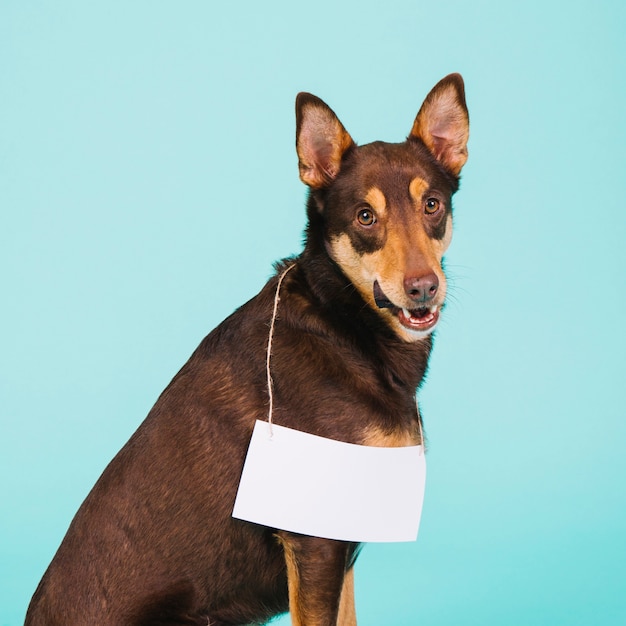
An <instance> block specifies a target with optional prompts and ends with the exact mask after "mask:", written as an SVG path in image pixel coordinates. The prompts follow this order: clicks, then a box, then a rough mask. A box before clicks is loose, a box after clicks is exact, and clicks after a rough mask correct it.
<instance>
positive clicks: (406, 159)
mask: <svg viewBox="0 0 626 626" xmlns="http://www.w3.org/2000/svg"><path fill="white" fill-rule="evenodd" d="M296 125H297V130H296V136H297V138H296V148H297V152H298V158H299V168H300V178H301V179H302V181H303V182H304V183H306V184H307V185H308V186H309V187H310V189H311V198H312V202H313V203H314V207H315V211H317V213H318V214H319V216H320V218H321V220H322V221H323V230H324V240H325V245H326V249H327V251H328V253H329V255H330V256H331V258H332V259H333V260H334V261H335V262H336V263H337V264H338V265H339V267H340V268H341V269H342V271H343V272H344V273H345V275H346V276H347V277H348V278H349V279H350V280H351V281H352V283H353V284H354V285H355V287H356V288H357V289H358V290H359V292H360V293H361V295H362V297H363V298H364V299H365V301H366V302H367V303H368V304H369V305H370V306H371V307H372V308H374V309H375V310H376V311H378V312H379V313H380V315H381V316H382V317H383V318H384V319H385V320H386V321H387V323H388V324H389V325H390V326H391V328H392V329H393V330H394V331H395V332H396V334H397V335H399V336H400V337H401V338H403V339H404V340H406V341H416V340H418V339H421V338H423V337H426V336H427V335H428V334H429V333H431V332H432V331H433V329H434V328H435V326H436V325H437V322H438V320H439V313H440V311H441V307H442V306H443V303H444V300H445V295H446V278H445V275H444V272H443V269H442V266H441V261H442V258H443V255H444V253H445V251H446V249H447V248H448V245H449V244H450V239H451V236H452V207H451V198H452V195H453V193H454V192H455V191H456V190H457V188H458V180H459V179H458V177H459V173H460V171H461V168H462V167H463V165H464V164H465V161H466V160H467V140H468V136H469V119H468V114H467V107H466V105H465V95H464V88H463V79H462V78H461V76H460V75H458V74H451V75H450V76H447V77H446V78H444V79H443V80H442V81H440V82H439V83H438V84H437V85H436V86H435V87H434V88H433V90H432V91H431V92H430V93H429V94H428V96H427V97H426V100H425V101H424V103H423V105H422V107H421V109H420V111H419V113H418V114H417V117H416V118H415V121H414V123H413V127H412V129H411V133H410V134H409V137H408V138H407V140H406V141H405V142H404V143H399V144H390V143H383V142H374V143H371V144H367V145H364V146H356V144H355V143H354V142H353V140H352V138H351V137H350V135H349V134H348V133H347V131H346V130H345V128H344V127H343V125H342V124H341V122H340V121H339V119H338V118H337V116H336V115H335V114H334V113H333V111H332V110H331V109H330V108H329V107H328V106H327V105H326V104H325V103H324V102H322V101H321V100H320V99H319V98H316V97H315V96H313V95H311V94H306V93H301V94H299V95H298V98H297V100H296Z"/></svg>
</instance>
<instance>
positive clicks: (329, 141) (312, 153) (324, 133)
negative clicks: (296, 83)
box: [296, 93, 354, 189]
mask: <svg viewBox="0 0 626 626" xmlns="http://www.w3.org/2000/svg"><path fill="white" fill-rule="evenodd" d="M352 146H354V142H353V141H352V137H350V135H349V134H348V133H347V131H346V129H345V128H344V127H343V125H342V123H341V122H340V121H339V119H338V118H337V116H336V115H335V114H334V113H333V111H332V110H331V109H330V108H329V107H328V105H327V104H325V103H324V102H322V100H320V99H319V98H317V97H315V96H313V95H311V94H310V93H299V94H298V97H297V98H296V150H297V152H298V160H299V162H298V167H299V168H300V179H301V180H302V182H303V183H304V184H306V185H308V186H309V187H313V188H314V189H319V188H321V187H326V186H327V185H329V184H330V183H331V182H332V181H333V179H334V178H335V176H337V174H338V173H339V169H340V167H341V159H342V157H343V155H344V154H345V153H346V151H347V150H349V149H350V148H351V147H352Z"/></svg>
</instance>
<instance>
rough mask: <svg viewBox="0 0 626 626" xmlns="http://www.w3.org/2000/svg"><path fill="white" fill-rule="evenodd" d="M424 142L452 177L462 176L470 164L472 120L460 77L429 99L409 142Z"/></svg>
mask: <svg viewBox="0 0 626 626" xmlns="http://www.w3.org/2000/svg"><path fill="white" fill-rule="evenodd" d="M410 138H414V139H420V140H421V141H423V142H424V144H426V147H427V148H428V149H429V150H430V151H431V152H432V153H433V155H434V156H435V158H436V159H437V160H438V161H439V162H440V163H441V164H442V165H443V166H444V167H445V168H446V169H447V170H448V171H449V172H451V173H452V174H454V175H455V176H458V175H459V172H460V171H461V168H462V167H463V166H464V165H465V161H467V140H468V138H469V116H468V113H467V106H466V104H465V88H464V86H463V79H462V78H461V75H460V74H450V75H449V76H446V77H445V78H444V79H442V80H441V81H439V82H438V83H437V84H436V85H435V86H434V87H433V89H432V91H431V92H430V93H429V94H428V96H426V100H424V104H422V108H421V109H420V111H419V113H418V114H417V117H416V118H415V122H414V123H413V128H412V130H411V134H410V135H409V139H410Z"/></svg>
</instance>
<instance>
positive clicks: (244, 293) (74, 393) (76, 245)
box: [0, 0, 626, 626]
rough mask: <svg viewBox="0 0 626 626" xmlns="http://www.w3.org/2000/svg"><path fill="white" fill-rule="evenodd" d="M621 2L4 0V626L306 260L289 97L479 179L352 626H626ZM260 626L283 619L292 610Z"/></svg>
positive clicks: (0, 106) (0, 443)
mask: <svg viewBox="0 0 626 626" xmlns="http://www.w3.org/2000/svg"><path fill="white" fill-rule="evenodd" d="M625 18H626V3H623V2H618V1H617V0H615V1H614V2H609V1H607V0H593V1H585V2H582V1H569V2H554V1H550V0H544V1H542V2H536V1H531V2H524V3H519V2H505V1H486V0H485V1H478V0H474V1H472V2H462V1H456V2H454V1H442V2H436V1H435V0H430V2H423V1H421V0H418V1H414V2H409V1H404V2H401V1H395V0H385V1H384V2H367V1H361V2H341V0H332V1H329V0H318V1H317V2H315V3H296V2H266V3H255V2H239V3H234V2H233V3H217V2H209V1H199V0H195V1H192V0H187V1H183V2H162V1H146V0H143V1H130V2H129V1H125V2H120V1H114V0H108V1H106V2H89V1H76V2H70V1H66V0H55V1H44V0H42V1H23V2H18V1H17V0H4V1H3V2H1V3H0V209H1V213H0V216H1V223H0V273H1V274H0V285H1V294H2V296H1V302H2V304H1V308H0V311H1V312H0V315H1V316H2V324H1V326H0V342H1V343H0V420H1V433H0V506H1V514H0V625H11V626H14V625H17V624H20V623H21V622H22V620H23V616H24V613H25V610H26V606H27V603H28V601H29V598H30V596H31V594H32V592H33V591H34V589H35V587H36V585H37V582H38V581H39V579H40V577H41V575H42V574H43V571H44V569H45V567H46V566H47V564H48V563H49V561H50V559H51V558H52V555H53V554H54V552H55V550H56V548H57V546H58V544H59V542H60V541H61V538H62V537H63V535H64V533H65V530H66V528H67V526H68V524H69V522H70V520H71V518H72V516H73V515H74V513H75V511H76V509H77V508H78V506H79V504H80V503H81V501H82V500H83V498H84V497H85V495H86V494H87V492H88V491H89V489H90V488H91V486H92V485H93V483H94V481H95V480H96V479H97V477H98V476H99V474H100V472H101V471H102V469H103V468H104V466H105V465H106V463H107V462H108V461H109V460H110V459H111V457H112V456H113V455H114V454H115V452H116V451H117V450H118V449H119V448H120V447H121V446H122V445H123V444H124V442H125V441H126V440H127V438H128V437H129V436H130V434H131V433H132V432H133V431H134V430H135V428H136V427H137V426H138V425H139V423H140V422H141V420H142V419H143V417H144V416H145V414H146V413H147V411H148V410H149V408H150V407H151V405H152V403H153V402H154V401H155V400H156V398H157V396H158V394H159V393H160V392H161V390H162V389H163V388H164V386H165V385H166V384H167V383H168V382H169V380H170V378H171V377H172V376H173V375H174V373H175V372H176V371H177V370H178V368H179V367H180V366H181V365H182V364H183V362H184V361H185V360H186V359H187V358H188V356H189V355H190V353H191V352H192V350H193V349H194V348H195V346H196V345H197V344H198V342H199V341H200V339H201V338H202V337H203V336H204V335H205V334H206V333H207V332H208V331H209V330H211V328H213V327H214V326H215V325H216V324H217V323H218V322H219V321H220V320H221V319H222V318H223V317H225V316H226V315H227V314H228V313H230V312H231V311H232V310H233V309H234V308H235V307H236V306H238V305H239V304H241V303H242V302H244V301H245V300H246V299H248V298H249V297H251V296H252V295H254V294H255V293H256V292H257V291H258V290H259V289H260V287H261V285H262V284H263V283H264V282H265V280H266V279H267V277H268V276H269V275H270V273H271V265H272V262H273V261H274V260H275V259H278V258H280V257H282V256H285V255H288V254H291V253H295V252H297V251H299V250H300V245H301V243H300V242H301V232H302V229H303V226H304V208H303V202H304V198H305V189H304V186H303V185H302V184H301V183H300V182H299V180H298V175H297V167H296V156H295V151H294V113H293V101H294V97H295V95H296V93H297V92H298V91H300V90H306V91H311V92H313V93H315V94H316V95H318V96H320V97H322V98H323V99H324V100H326V101H327V102H328V103H329V105H330V106H331V107H332V108H333V109H334V110H335V111H336V112H337V114H338V115H339V117H340V119H341V120H342V121H343V123H344V124H345V125H346V127H347V129H348V130H349V132H350V133H351V134H352V136H353V137H354V138H355V139H356V140H357V141H359V142H361V143H366V142H368V141H372V140H374V139H385V140H388V141H400V140H402V139H403V138H404V137H405V136H406V134H407V133H408V131H409V129H410V127H411V124H412V122H413V118H414V116H415V114H416V112H417V110H418V108H419V106H420V104H421V102H422V100H423V98H424V96H425V95H426V93H427V92H428V90H429V89H430V88H431V87H432V86H433V85H434V84H435V83H436V82H437V81H438V80H439V79H440V78H442V77H443V76H444V75H445V74H447V73H449V72H452V71H459V72H461V73H462V74H463V76H464V78H465V81H466V88H467V100H468V105H469V108H470V117H471V139H470V159H469V162H468V164H467V166H466V168H465V170H464V173H463V184H462V188H461V191H460V192H459V194H458V195H457V197H456V222H455V225H456V231H455V237H454V240H453V244H452V247H451V249H450V252H449V255H448V268H449V273H450V275H451V283H452V292H451V297H450V304H449V307H448V309H447V310H446V313H445V317H444V319H443V321H442V323H441V326H440V328H439V331H438V334H437V341H436V349H435V353H434V357H433V359H432V362H431V370H430V375H429V378H428V381H427V384H426V386H425V387H424V389H423V390H422V392H421V394H420V401H421V405H422V408H423V412H424V415H425V419H426V427H427V432H428V436H429V443H430V452H429V457H428V471H429V475H428V482H427V491H426V501H425V508H424V514H423V519H422V527H421V530H420V536H419V539H418V541H417V542H416V543H415V544H395V545H383V544H379V545H370V546H367V547H366V548H365V550H364V552H363V554H362V556H361V558H360V560H359V563H358V567H357V604H358V616H359V624H360V626H374V625H380V624H389V625H392V626H409V625H413V624H417V623H419V624H425V625H429V626H444V625H445V626H449V625H455V626H456V625H458V624H463V625H464V626H473V625H476V626H478V625H480V626H484V625H485V624H495V625H498V626H509V625H510V626H513V625H515V626H517V625H523V626H528V625H534V626H538V625H546V626H547V625H550V626H553V625H555V624H558V625H562V624H565V625H572V626H573V625H579V624H580V625H583V624H585V625H588V624H594V625H601V626H609V625H618V624H624V623H626V585H625V582H626V533H625V531H626V504H625V495H626V460H625V454H624V441H625V436H626V426H625V421H624V416H625V410H624V406H625V402H626V392H625V388H626V377H625V376H624V371H625V367H624V354H625V353H626V333H625V332H624V321H625V319H626V315H625V314H626V296H625V294H624V287H625V281H624V271H625V269H626V268H625V260H626V252H625V249H626V248H625V246H624V241H625V240H626V218H625V217H624V197H625V193H626V183H625V177H624V173H623V166H624V146H625V145H626V123H625V119H626V115H625V111H626V67H625V65H626V45H625V43H624V42H625V41H626V38H625V37H624V33H625V32H626V28H625V27H626V19H625ZM277 623H279V624H287V623H288V620H287V618H281V620H279V621H278V622H277Z"/></svg>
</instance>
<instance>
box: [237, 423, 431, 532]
mask: <svg viewBox="0 0 626 626" xmlns="http://www.w3.org/2000/svg"><path fill="white" fill-rule="evenodd" d="M425 482H426V460H425V455H424V454H423V451H422V446H410V447H402V448H376V447H372V446H358V445H354V444H351V443H344V442H341V441H335V440H333V439H326V438H324V437H318V436H316V435H310V434H308V433H303V432H301V431H298V430H293V429H291V428H285V427H284V426H277V425H276V424H274V425H273V426H272V436H271V437H270V426H269V424H268V423H267V422H262V421H257V422H256V424H255V427H254V431H253V433H252V439H251V441H250V447H249V449H248V455H247V457H246V461H245V464H244V468H243V472H242V475H241V481H240V483H239V490H238V492H237V497H236V499H235V507H234V510H233V517H236V518H238V519H242V520H247V521H249V522H256V523H257V524H263V525H264V526H269V527H271V528H280V529H282V530H288V531H293V532H297V533H301V534H304V535H311V536H314V537H325V538H328V539H340V540H343V541H359V542H375V541H378V542H388V541H415V539H416V538H417V531H418V528H419V522H420V516H421V513H422V503H423V500H424V487H425Z"/></svg>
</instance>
